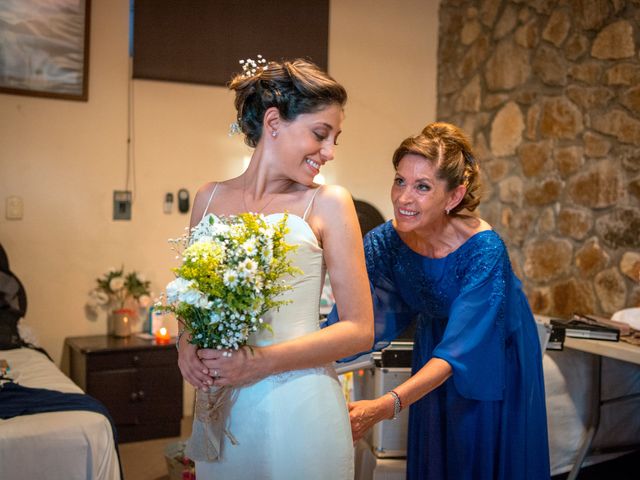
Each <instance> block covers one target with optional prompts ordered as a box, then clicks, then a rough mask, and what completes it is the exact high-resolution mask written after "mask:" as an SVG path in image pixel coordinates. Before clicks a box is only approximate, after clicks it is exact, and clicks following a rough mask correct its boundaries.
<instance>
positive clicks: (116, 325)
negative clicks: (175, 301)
mask: <svg viewBox="0 0 640 480" xmlns="http://www.w3.org/2000/svg"><path fill="white" fill-rule="evenodd" d="M96 284H97V285H96V287H95V288H93V289H92V290H91V291H90V292H89V301H88V302H87V307H88V308H89V309H90V310H94V311H95V310H97V309H98V308H103V309H105V310H107V311H108V312H109V328H108V329H109V333H110V334H112V335H114V336H116V337H128V336H129V335H131V324H132V323H133V322H134V321H136V320H137V319H138V316H139V314H140V311H141V310H142V311H145V310H146V309H147V308H149V307H150V306H151V303H152V301H151V297H150V292H149V286H150V282H149V281H148V280H146V279H145V278H144V276H142V275H140V274H138V273H137V272H135V271H133V272H129V273H125V271H124V267H121V268H120V269H116V268H110V269H109V270H108V271H107V272H106V273H105V274H104V275H102V276H101V277H98V278H97V279H96Z"/></svg>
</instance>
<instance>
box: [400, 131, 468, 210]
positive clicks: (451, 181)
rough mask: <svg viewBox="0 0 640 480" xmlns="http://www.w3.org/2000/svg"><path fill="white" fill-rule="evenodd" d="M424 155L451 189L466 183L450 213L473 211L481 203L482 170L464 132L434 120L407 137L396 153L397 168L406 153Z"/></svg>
mask: <svg viewBox="0 0 640 480" xmlns="http://www.w3.org/2000/svg"><path fill="white" fill-rule="evenodd" d="M410 154H414V155H420V156H422V157H424V158H426V159H427V160H428V161H430V162H432V163H433V165H434V166H435V168H436V172H437V173H436V175H437V176H438V178H439V179H440V180H444V181H446V182H447V188H448V190H453V189H454V188H456V187H457V186H458V185H464V186H465V187H466V188H467V193H466V194H465V196H464V198H463V199H462V200H461V201H460V203H459V204H458V205H457V206H456V207H455V208H453V209H451V212H450V214H455V213H458V212H460V211H461V210H464V209H466V210H468V211H473V210H475V209H476V207H477V206H478V204H479V203H480V194H479V190H480V169H479V167H478V162H477V160H476V159H475V157H474V155H473V152H472V151H471V144H470V143H469V140H468V139H467V137H466V136H465V134H464V133H462V131H461V130H460V129H459V128H458V127H456V126H454V125H451V124H449V123H443V122H438V123H430V124H429V125H427V126H426V127H424V129H423V130H422V132H421V133H420V135H416V136H413V137H409V138H407V139H406V140H404V141H403V142H402V143H401V144H400V146H399V147H398V148H397V149H396V151H395V152H394V154H393V167H394V168H395V169H396V170H397V169H398V164H399V163H400V160H402V158H403V157H404V156H405V155H410Z"/></svg>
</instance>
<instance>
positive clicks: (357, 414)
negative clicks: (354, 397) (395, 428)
mask: <svg viewBox="0 0 640 480" xmlns="http://www.w3.org/2000/svg"><path fill="white" fill-rule="evenodd" d="M386 397H387V396H384V395H383V396H382V397H378V398H376V399H375V400H360V401H358V402H352V403H350V404H349V419H350V420H351V435H352V436H353V441H354V443H355V442H357V441H358V440H360V439H361V438H362V437H363V436H364V434H365V433H367V430H369V429H370V428H371V427H373V426H374V425H375V424H376V423H378V422H379V421H381V420H386V419H388V418H391V417H392V416H393V399H391V404H389V399H388V398H386ZM389 407H391V410H389Z"/></svg>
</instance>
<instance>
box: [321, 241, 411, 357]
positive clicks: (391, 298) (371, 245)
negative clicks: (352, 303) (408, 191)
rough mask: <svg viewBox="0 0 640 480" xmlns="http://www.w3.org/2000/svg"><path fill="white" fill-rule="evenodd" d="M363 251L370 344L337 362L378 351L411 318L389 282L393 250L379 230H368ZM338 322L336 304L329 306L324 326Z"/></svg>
mask: <svg viewBox="0 0 640 480" xmlns="http://www.w3.org/2000/svg"><path fill="white" fill-rule="evenodd" d="M364 251H365V255H366V262H367V273H368V275H369V286H370V288H371V297H372V300H373V320H374V327H375V337H374V343H373V345H372V347H371V349H369V350H366V351H364V352H360V353H358V354H357V355H354V356H352V357H348V358H344V359H342V360H340V362H347V361H351V360H354V359H356V358H358V357H359V356H361V355H365V354H367V353H371V352H372V351H376V350H381V349H383V348H384V347H386V346H388V345H389V343H390V342H391V341H393V340H394V339H396V338H397V337H398V335H399V334H400V333H402V332H403V331H404V330H405V329H406V328H407V327H408V326H409V325H410V324H411V322H412V320H413V319H414V318H415V315H416V312H414V311H413V310H412V309H411V308H409V306H408V305H407V304H406V303H405V302H404V300H403V299H402V298H401V296H400V294H399V292H398V290H397V287H396V285H395V282H394V281H393V261H394V259H395V258H396V252H395V251H394V250H393V248H392V247H390V246H389V244H388V242H387V241H386V239H385V238H384V236H383V235H382V233H381V231H380V230H378V229H376V230H373V231H371V232H370V233H369V234H368V235H367V236H366V237H365V239H364ZM338 321H340V318H339V312H338V309H337V306H334V307H333V310H331V313H330V314H329V317H328V318H327V322H326V325H332V324H334V323H336V322H338Z"/></svg>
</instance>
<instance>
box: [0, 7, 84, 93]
mask: <svg viewBox="0 0 640 480" xmlns="http://www.w3.org/2000/svg"><path fill="white" fill-rule="evenodd" d="M90 18H91V0H3V1H1V2H0V93H12V94H17V95H31V96H37V97H50V98H59V99H66V100H80V101H87V99H88V93H89V92H88V84H89V78H88V77H89V20H90Z"/></svg>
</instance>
